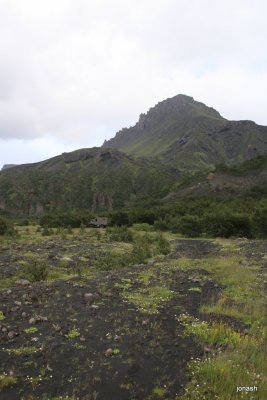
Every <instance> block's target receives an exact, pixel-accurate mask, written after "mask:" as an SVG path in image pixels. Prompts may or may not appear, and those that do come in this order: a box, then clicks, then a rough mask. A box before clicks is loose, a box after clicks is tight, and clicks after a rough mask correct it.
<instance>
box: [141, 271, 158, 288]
mask: <svg viewBox="0 0 267 400" xmlns="http://www.w3.org/2000/svg"><path fill="white" fill-rule="evenodd" d="M154 274H155V273H154V271H153V270H152V269H147V270H145V271H141V272H139V273H138V275H137V279H138V281H140V282H142V283H143V285H145V286H148V285H149V284H150V282H151V280H152V278H153V277H154Z"/></svg>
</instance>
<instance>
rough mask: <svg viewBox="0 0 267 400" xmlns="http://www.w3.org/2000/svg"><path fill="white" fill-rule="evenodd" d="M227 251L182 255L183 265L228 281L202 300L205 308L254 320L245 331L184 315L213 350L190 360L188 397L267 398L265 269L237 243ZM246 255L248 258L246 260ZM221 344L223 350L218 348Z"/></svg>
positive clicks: (201, 399)
mask: <svg viewBox="0 0 267 400" xmlns="http://www.w3.org/2000/svg"><path fill="white" fill-rule="evenodd" d="M224 243H225V246H224V250H225V251H223V253H224V254H226V253H227V254H228V256H227V255H224V256H219V257H217V258H215V257H212V258H206V259H199V260H191V259H180V260H178V262H177V264H176V265H175V266H174V267H176V268H178V269H183V270H188V271H189V270H190V271H192V269H196V270H198V269H204V270H206V271H208V272H209V273H210V277H211V278H213V279H214V280H215V281H217V282H218V283H220V285H221V286H222V287H223V289H222V290H221V293H220V295H219V298H218V299H217V300H216V301H215V300H213V301H211V302H210V304H203V305H201V307H200V310H201V312H206V313H210V314H216V315H217V316H218V315H219V316H220V315H221V316H223V315H226V316H229V317H235V318H237V319H240V320H242V321H244V322H245V323H246V324H248V325H249V326H250V329H247V331H246V335H242V334H241V333H240V332H237V331H235V330H234V329H232V328H231V327H230V326H228V325H227V324H224V323H217V322H213V323H210V324H208V323H207V322H204V321H200V320H197V319H195V318H193V317H190V316H188V315H182V316H180V318H179V319H180V321H181V322H182V323H183V324H184V326H185V331H186V334H191V335H195V336H196V337H197V338H198V339H199V340H200V341H201V342H202V343H203V345H204V344H208V345H210V346H213V349H214V351H213V352H212V353H209V354H210V356H209V357H208V358H206V359H204V360H195V361H192V363H191V364H190V373H191V382H190V383H189V384H188V385H187V387H186V392H185V394H184V395H183V396H180V397H177V400H178V399H181V400H182V399H183V400H185V399H186V400H204V399H208V400H210V399H216V398H217V399H221V400H228V399H234V398H239V399H245V398H250V399H253V400H254V399H255V400H265V399H266V393H267V377H266V374H265V371H266V370H267V318H266V303H265V294H264V274H263V271H262V270H261V269H260V266H258V265H256V264H254V265H253V264H252V263H251V262H246V260H245V259H244V258H242V257H241V256H242V255H241V256H240V254H238V255H237V254H236V253H237V252H238V251H240V248H239V247H237V246H236V245H237V243H234V244H233V243H232V241H227V242H224ZM244 261H245V262H244ZM218 346H220V347H223V348H224V351H218V350H216V349H217V348H218ZM237 386H257V387H258V390H257V392H253V393H252V392H251V393H249V395H250V397H249V396H248V393H247V392H245V391H244V392H239V393H236V388H237Z"/></svg>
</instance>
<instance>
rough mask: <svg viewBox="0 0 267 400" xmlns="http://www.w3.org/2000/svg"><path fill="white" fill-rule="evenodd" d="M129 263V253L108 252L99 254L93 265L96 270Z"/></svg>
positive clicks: (113, 267) (105, 269)
mask: <svg viewBox="0 0 267 400" xmlns="http://www.w3.org/2000/svg"><path fill="white" fill-rule="evenodd" d="M129 263H130V257H129V255H125V254H118V253H112V252H108V253H105V254H103V255H102V256H100V257H99V258H98V259H97V260H96V262H95V264H94V266H95V267H96V268H97V269H98V270H103V271H110V270H112V269H118V268H123V267H126V266H128V265H129Z"/></svg>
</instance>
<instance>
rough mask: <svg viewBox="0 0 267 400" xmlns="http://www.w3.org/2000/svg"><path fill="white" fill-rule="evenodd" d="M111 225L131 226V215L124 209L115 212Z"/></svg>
mask: <svg viewBox="0 0 267 400" xmlns="http://www.w3.org/2000/svg"><path fill="white" fill-rule="evenodd" d="M110 225H111V226H115V225H116V226H129V225H130V220H129V216H128V214H127V213H126V212H123V211H118V212H114V213H113V214H112V215H111V216H110Z"/></svg>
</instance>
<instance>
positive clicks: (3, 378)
mask: <svg viewBox="0 0 267 400" xmlns="http://www.w3.org/2000/svg"><path fill="white" fill-rule="evenodd" d="M16 383H18V378H17V377H16V376H14V375H7V374H6V373H3V374H1V375H0V389H6V388H8V387H10V386H13V385H16Z"/></svg>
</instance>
